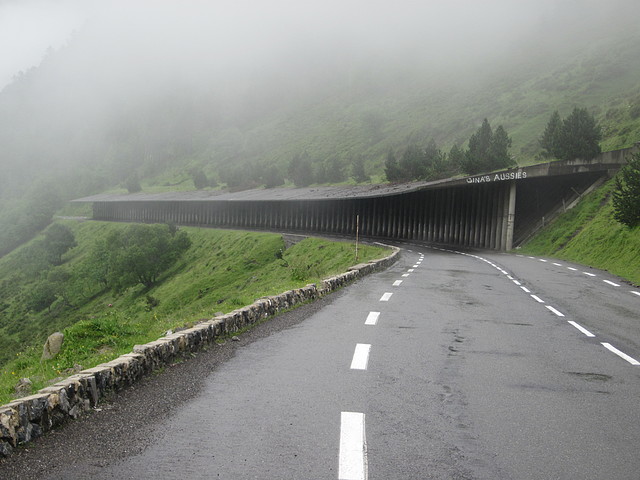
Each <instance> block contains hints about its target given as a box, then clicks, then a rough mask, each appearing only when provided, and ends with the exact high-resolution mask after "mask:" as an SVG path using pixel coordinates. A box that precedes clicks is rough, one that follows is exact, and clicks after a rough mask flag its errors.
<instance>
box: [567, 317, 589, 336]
mask: <svg viewBox="0 0 640 480" xmlns="http://www.w3.org/2000/svg"><path fill="white" fill-rule="evenodd" d="M569 323H570V324H571V325H573V326H574V327H576V328H577V329H578V330H580V331H581V332H582V333H584V334H585V335H586V336H587V337H595V335H594V334H593V333H591V332H590V331H589V330H587V329H586V328H584V327H583V326H582V325H580V324H579V323H576V322H574V321H572V320H569Z"/></svg>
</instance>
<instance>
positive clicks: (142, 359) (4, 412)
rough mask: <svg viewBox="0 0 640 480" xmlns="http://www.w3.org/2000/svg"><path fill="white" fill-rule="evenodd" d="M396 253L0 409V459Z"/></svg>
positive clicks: (387, 261)
mask: <svg viewBox="0 0 640 480" xmlns="http://www.w3.org/2000/svg"><path fill="white" fill-rule="evenodd" d="M399 252H400V251H399V249H394V252H393V253H392V254H391V255H389V256H388V257H386V258H382V259H379V260H374V261H371V262H369V263H363V264H359V265H355V266H353V267H351V268H349V269H348V271H347V272H346V273H343V274H341V275H336V276H335V277H330V278H327V279H325V280H323V281H322V282H321V283H320V284H319V285H316V284H309V285H307V286H305V287H302V288H298V289H295V290H289V291H288V292H284V293H281V294H280V295H274V296H271V297H264V298H261V299H259V300H257V301H255V302H254V303H253V304H251V305H248V306H246V307H243V308H240V309H238V310H234V311H233V312H230V313H227V314H226V315H221V316H218V317H215V318H213V319H211V320H209V321H206V322H202V323H199V324H197V325H196V326H194V327H193V328H189V329H188V330H182V331H180V332H178V333H174V334H171V335H168V336H166V337H163V338H161V339H159V340H156V341H154V342H150V343H147V344H144V345H136V346H134V347H133V352H132V353H128V354H126V355H122V356H120V357H118V358H116V359H115V360H112V361H110V362H108V363H103V364H101V365H98V366H97V367H94V368H90V369H87V370H83V371H82V372H80V373H78V374H76V375H72V376H71V377H69V378H67V379H65V380H63V381H61V382H58V383H56V384H54V385H52V386H50V387H47V388H44V389H42V390H40V391H39V392H38V393H37V394H35V395H31V396H28V397H24V398H20V399H17V400H15V401H13V402H11V403H9V404H7V405H3V406H0V457H3V456H7V455H9V454H11V452H12V451H13V449H14V448H15V447H17V446H18V445H20V444H24V443H27V442H29V441H31V440H32V439H34V438H37V437H39V436H41V435H43V434H44V433H46V432H47V431H49V430H51V429H52V428H55V427H57V426H59V425H62V424H63V423H64V422H66V421H68V420H69V419H75V418H77V417H78V416H79V415H81V414H83V413H84V412H87V411H89V410H90V409H91V408H93V407H96V406H97V405H98V402H99V401H100V399H101V398H102V397H104V396H105V394H106V393H108V392H109V391H117V390H120V389H122V388H125V387H127V386H129V385H132V384H133V383H135V382H136V381H137V380H138V379H140V378H141V377H142V376H144V375H147V374H149V373H150V372H152V371H153V370H155V369H158V368H160V367H162V366H164V365H167V364H170V363H172V362H174V361H175V360H176V359H177V358H179V357H181V356H183V355H186V354H189V353H191V352H195V351H197V350H200V349H201V348H202V347H204V346H206V345H207V344H210V343H212V342H213V341H215V340H216V339H217V338H220V337H223V336H226V335H231V334H233V333H235V332H237V331H239V330H241V329H243V328H245V327H247V326H249V325H252V324H254V323H256V322H258V321H259V320H261V319H264V318H266V317H269V316H272V315H275V314H276V313H278V312H280V311H282V310H286V309H289V308H291V307H294V306H296V305H300V304H301V303H304V302H308V301H312V300H315V299H316V298H319V297H322V296H323V295H326V294H328V293H330V292H332V291H334V290H337V289H339V288H341V287H343V286H345V285H347V284H349V283H351V282H353V281H354V280H356V279H358V278H360V277H363V276H365V275H368V274H369V273H372V272H375V271H377V270H382V269H384V268H387V267H388V266H390V265H392V264H393V263H394V262H395V261H396V260H397V259H398V255H399Z"/></svg>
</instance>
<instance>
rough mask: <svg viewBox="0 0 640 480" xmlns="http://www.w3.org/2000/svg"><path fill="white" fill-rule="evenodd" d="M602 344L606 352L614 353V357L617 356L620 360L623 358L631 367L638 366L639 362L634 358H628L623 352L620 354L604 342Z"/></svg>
mask: <svg viewBox="0 0 640 480" xmlns="http://www.w3.org/2000/svg"><path fill="white" fill-rule="evenodd" d="M600 343H602V346H603V347H604V348H606V349H607V350H609V351H611V352H613V353H615V354H616V355H618V356H619V357H620V358H624V359H625V360H626V361H627V362H629V363H630V364H631V365H640V362H639V361H637V360H636V359H635V358H633V357H630V356H629V355H627V354H626V353H624V352H621V351H620V350H618V349H617V348H616V347H614V346H613V345H611V344H610V343H605V342H600Z"/></svg>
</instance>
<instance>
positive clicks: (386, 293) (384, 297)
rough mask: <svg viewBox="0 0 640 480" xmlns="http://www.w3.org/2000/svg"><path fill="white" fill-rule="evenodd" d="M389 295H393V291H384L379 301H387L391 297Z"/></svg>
mask: <svg viewBox="0 0 640 480" xmlns="http://www.w3.org/2000/svg"><path fill="white" fill-rule="evenodd" d="M391 295H393V293H391V292H385V293H384V295H382V296H381V297H380V301H381V302H388V301H389V299H390V298H391Z"/></svg>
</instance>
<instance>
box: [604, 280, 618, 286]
mask: <svg viewBox="0 0 640 480" xmlns="http://www.w3.org/2000/svg"><path fill="white" fill-rule="evenodd" d="M602 281H603V282H604V283H608V284H609V285H612V286H614V287H619V286H620V285H618V284H617V283H614V282H612V281H611V280H602Z"/></svg>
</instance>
